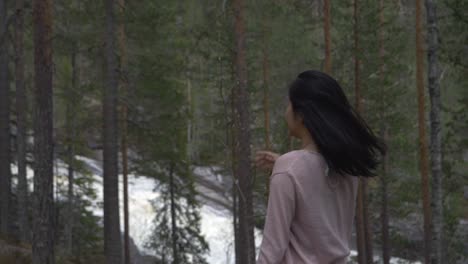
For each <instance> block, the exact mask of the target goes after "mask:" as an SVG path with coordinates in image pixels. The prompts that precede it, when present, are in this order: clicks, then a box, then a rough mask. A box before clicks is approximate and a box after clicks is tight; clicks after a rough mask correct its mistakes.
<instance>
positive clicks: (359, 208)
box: [353, 0, 366, 264]
mask: <svg viewBox="0 0 468 264" xmlns="http://www.w3.org/2000/svg"><path fill="white" fill-rule="evenodd" d="M353 10H354V13H353V19H354V96H355V107H356V111H357V112H358V113H361V108H362V106H361V87H360V68H359V64H360V61H359V55H358V54H359V27H358V0H354V2H353ZM363 181H364V179H363V178H362V177H361V178H360V179H359V186H358V193H357V198H356V246H357V251H358V263H359V264H365V263H366V258H365V256H366V254H365V253H366V252H365V251H366V247H365V244H366V242H365V229H364V215H363V207H364V206H363V203H364V202H363V201H364V199H363V188H364V183H363Z"/></svg>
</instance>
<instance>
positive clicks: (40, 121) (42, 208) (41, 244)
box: [32, 0, 55, 264]
mask: <svg viewBox="0 0 468 264" xmlns="http://www.w3.org/2000/svg"><path fill="white" fill-rule="evenodd" d="M33 24H34V72H35V74H34V82H35V89H34V101H35V108H34V207H33V209H34V218H33V219H34V225H33V243H32V260H33V264H45V263H47V264H50V263H54V261H55V260H54V237H53V235H54V226H53V212H54V211H53V210H54V196H53V188H54V187H53V156H54V155H53V150H54V144H53V137H52V136H53V103H52V96H53V94H52V71H53V62H52V27H53V26H52V1H51V0H34V1H33Z"/></svg>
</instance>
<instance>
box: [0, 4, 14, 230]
mask: <svg viewBox="0 0 468 264" xmlns="http://www.w3.org/2000/svg"><path fill="white" fill-rule="evenodd" d="M6 9H7V3H6V0H0V34H1V36H0V233H1V234H3V235H6V236H10V235H11V230H10V197H11V169H10V162H11V149H10V85H9V81H8V45H7V38H6V37H4V36H3V34H5V35H6V34H7V10H6Z"/></svg>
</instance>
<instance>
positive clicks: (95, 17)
mask: <svg viewBox="0 0 468 264" xmlns="http://www.w3.org/2000/svg"><path fill="white" fill-rule="evenodd" d="M467 58H468V1H467V0H439V1H437V0H414V1H408V0H389V1H385V0H334V1H331V0H218V1H208V0H151V1H148V0H140V1H126V0H104V1H91V0H82V1H71V0H62V1H52V0H33V1H25V0H16V1H11V0H0V264H10V263H11V264H13V263H18V264H21V263H25V264H26V263H33V264H53V263H57V264H62V263H63V264H72V263H73V264H75V263H76V264H79V263H96V264H99V263H106V264H130V263H132V264H146V263H148V264H149V263H164V264H166V263H171V264H184V263H195V264H204V263H206V264H208V263H210V264H234V263H235V264H254V263H255V262H256V257H257V255H258V250H259V247H260V243H261V241H262V230H263V227H264V224H265V216H266V210H267V204H268V195H269V189H268V188H269V176H270V175H269V174H270V172H268V171H264V170H260V169H259V168H257V167H256V166H255V163H254V159H255V155H256V153H257V151H261V150H269V151H273V152H275V153H287V152H288V151H291V150H294V149H298V148H300V144H299V142H298V140H297V139H295V138H292V137H290V136H289V135H288V127H287V124H286V122H285V118H284V113H285V109H286V106H287V103H288V85H289V83H290V82H291V81H292V80H294V78H296V76H297V75H298V74H299V73H300V72H303V71H305V70H309V69H314V70H318V71H322V72H325V73H328V74H329V75H331V76H333V77H334V78H335V79H336V80H337V81H338V82H339V83H340V85H341V86H342V87H343V89H344V92H345V93H346V96H347V97H348V99H349V101H350V102H351V103H352V104H353V107H354V108H355V109H356V111H358V112H359V114H360V115H362V116H363V118H364V119H365V120H366V122H367V123H368V124H369V126H370V128H371V129H372V130H373V131H375V133H376V134H377V135H378V136H379V137H380V138H381V139H382V140H383V141H384V142H385V144H386V145H387V148H388V150H387V153H386V154H385V155H384V156H383V157H382V162H381V163H380V164H379V167H378V169H377V176H376V177H372V178H366V179H362V180H361V181H360V183H359V191H358V194H357V200H356V211H355V219H354V223H353V225H354V229H353V232H352V235H351V237H352V239H351V240H352V241H350V251H351V253H350V255H349V257H348V263H358V264H370V263H383V264H389V263H437V264H466V263H468V250H467V249H468V173H467V172H468V111H467V106H468V60H467Z"/></svg>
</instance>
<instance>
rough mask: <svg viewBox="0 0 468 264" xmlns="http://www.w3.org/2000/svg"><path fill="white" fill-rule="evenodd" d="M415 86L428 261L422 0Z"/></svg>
mask: <svg viewBox="0 0 468 264" xmlns="http://www.w3.org/2000/svg"><path fill="white" fill-rule="evenodd" d="M415 22H416V86H417V91H418V127H419V171H420V173H421V182H422V184H421V190H422V199H423V212H424V261H425V263H430V260H431V259H430V251H431V206H430V201H429V200H430V198H429V158H428V146H427V136H426V122H425V118H424V117H425V112H426V111H425V100H424V76H423V71H424V50H423V33H422V23H423V20H422V0H416V21H415Z"/></svg>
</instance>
